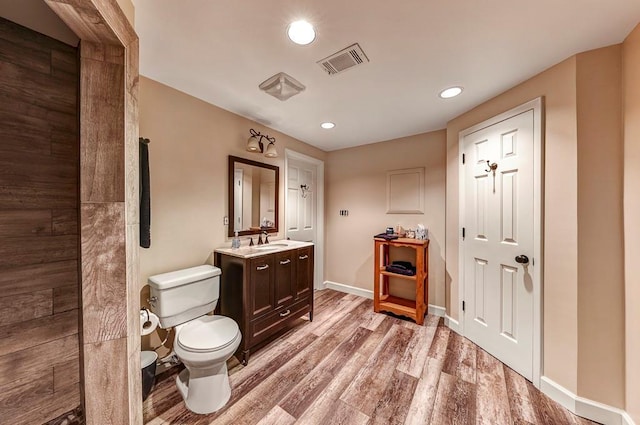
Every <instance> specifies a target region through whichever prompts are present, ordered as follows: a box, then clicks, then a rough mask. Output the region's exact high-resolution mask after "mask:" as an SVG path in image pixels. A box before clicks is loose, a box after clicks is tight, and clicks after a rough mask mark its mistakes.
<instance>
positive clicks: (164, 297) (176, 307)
mask: <svg viewBox="0 0 640 425" xmlns="http://www.w3.org/2000/svg"><path fill="white" fill-rule="evenodd" d="M220 274H221V271H220V269H219V268H217V267H214V266H210V265H204V266H198V267H192V268H189V269H184V270H177V271H174V272H169V273H164V274H160V275H156V276H151V277H150V278H149V286H150V288H151V298H150V299H149V304H150V306H151V310H152V311H153V312H154V313H155V314H156V315H157V316H158V320H159V324H160V327H161V328H164V329H167V328H171V327H174V328H175V340H174V344H173V349H174V351H175V353H176V355H177V356H178V358H179V359H180V360H181V361H182V363H183V364H184V365H185V367H186V369H184V370H183V371H182V372H180V374H179V375H178V376H177V377H176V387H177V388H178V391H179V392H180V394H181V395H182V398H183V399H184V402H185V405H186V406H187V408H188V409H189V410H191V411H192V412H194V413H201V414H207V413H213V412H215V411H216V410H219V409H220V408H221V407H223V406H224V405H225V404H226V403H227V401H229V398H230V396H231V386H230V384H229V376H228V372H227V363H226V362H227V360H228V359H229V358H230V357H231V356H232V355H233V353H235V351H236V350H237V349H238V346H239V345H240V341H241V340H242V334H241V333H240V328H239V327H238V324H237V323H236V322H235V321H233V319H230V318H228V317H224V316H216V315H207V314H208V313H211V312H213V311H214V309H215V308H216V305H217V303H218V297H219V295H220Z"/></svg>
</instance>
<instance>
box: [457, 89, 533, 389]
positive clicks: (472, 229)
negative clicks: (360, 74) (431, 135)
mask: <svg viewBox="0 0 640 425" xmlns="http://www.w3.org/2000/svg"><path fill="white" fill-rule="evenodd" d="M541 114H542V101H541V99H536V100H534V101H531V102H528V103H526V104H524V105H522V106H519V107H517V108H514V109H512V110H510V111H508V112H506V113H504V114H501V115H499V116H497V117H494V118H491V119H489V120H487V121H485V122H483V123H480V124H478V125H476V126H474V127H471V128H469V129H467V130H464V131H462V132H461V133H460V151H461V152H462V161H461V165H460V223H461V225H462V228H463V231H462V232H461V235H462V236H461V239H460V270H461V273H460V276H461V282H460V289H461V291H460V293H461V295H462V299H461V302H462V317H461V319H462V320H461V324H462V329H463V332H464V335H465V336H466V337H467V338H469V339H470V340H472V341H473V342H475V343H476V344H478V345H479V346H480V347H482V348H483V349H485V350H486V351H487V352H489V353H491V354H492V355H494V356H495V357H497V358H498V359H500V360H501V361H502V362H503V363H505V364H507V365H508V366H509V367H511V368H512V369H514V370H515V371H516V372H518V373H520V374H521V375H523V376H524V377H525V378H527V379H529V380H531V381H532V382H533V383H534V384H535V385H536V386H538V385H539V380H540V373H541V371H540V364H541V361H540V359H541V321H542V315H541V299H542V298H541V291H542V286H541V281H542V255H541V240H542V228H541V223H542V219H541V213H542V210H541V205H542V170H543V167H542V124H541V123H542V119H541Z"/></svg>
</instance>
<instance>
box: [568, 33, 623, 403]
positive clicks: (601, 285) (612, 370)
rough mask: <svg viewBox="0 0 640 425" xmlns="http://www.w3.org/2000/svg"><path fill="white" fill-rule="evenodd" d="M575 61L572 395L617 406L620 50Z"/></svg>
mask: <svg viewBox="0 0 640 425" xmlns="http://www.w3.org/2000/svg"><path fill="white" fill-rule="evenodd" d="M576 60H577V67H576V70H577V74H576V87H577V123H578V394H580V395H581V396H582V397H586V398H588V399H591V400H597V401H599V402H602V403H605V404H608V405H611V406H615V407H620V408H623V407H624V237H623V218H622V217H623V216H622V190H623V186H622V176H623V139H622V126H621V123H622V46H621V45H615V46H611V47H607V48H603V49H598V50H593V51H590V52H586V53H582V54H579V55H578V56H577V57H576ZM603 382H607V383H609V384H610V385H603V384H602V383H603Z"/></svg>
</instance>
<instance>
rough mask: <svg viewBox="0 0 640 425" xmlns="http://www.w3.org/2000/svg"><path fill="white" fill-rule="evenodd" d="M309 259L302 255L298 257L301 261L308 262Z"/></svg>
mask: <svg viewBox="0 0 640 425" xmlns="http://www.w3.org/2000/svg"><path fill="white" fill-rule="evenodd" d="M307 258H309V256H308V255H301V256H299V257H298V259H299V260H306V259H307Z"/></svg>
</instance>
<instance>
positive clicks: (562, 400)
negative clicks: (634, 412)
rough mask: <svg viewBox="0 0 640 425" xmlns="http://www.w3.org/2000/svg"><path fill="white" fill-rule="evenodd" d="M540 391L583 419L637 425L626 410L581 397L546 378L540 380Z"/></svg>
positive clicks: (614, 424)
mask: <svg viewBox="0 0 640 425" xmlns="http://www.w3.org/2000/svg"><path fill="white" fill-rule="evenodd" d="M540 391H542V392H543V393H545V394H546V395H548V396H549V397H550V398H551V399H552V400H554V401H556V402H557V403H559V404H560V405H562V406H563V407H565V408H566V409H567V410H570V411H571V412H572V413H575V414H576V415H578V416H581V417H583V418H587V419H590V420H592V421H595V422H599V423H601V424H604V425H635V424H634V422H633V419H631V416H629V414H628V413H627V412H625V411H624V410H622V409H618V408H617V407H612V406H608V405H606V404H603V403H598V402H597V401H593V400H589V399H587V398H584V397H579V396H577V395H575V394H574V393H573V392H571V391H569V390H568V389H566V388H564V387H563V386H562V385H560V384H558V383H556V382H554V381H553V380H551V379H549V378H547V377H546V376H543V377H542V378H540Z"/></svg>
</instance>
